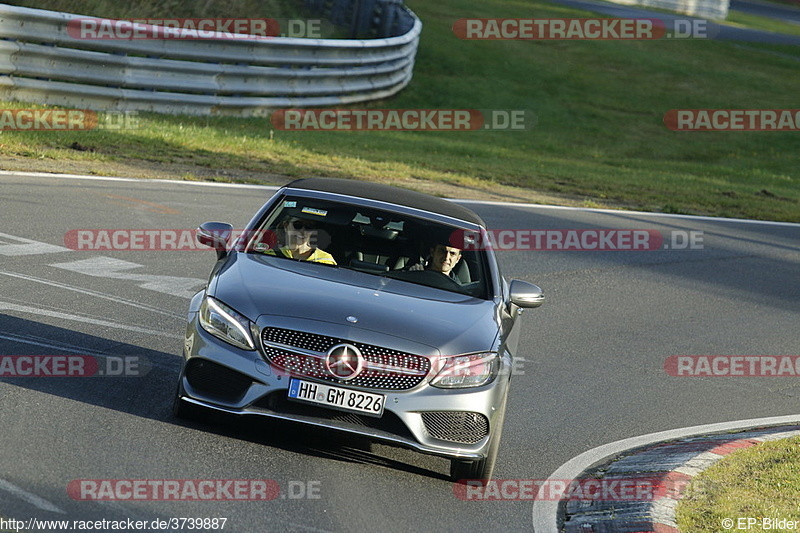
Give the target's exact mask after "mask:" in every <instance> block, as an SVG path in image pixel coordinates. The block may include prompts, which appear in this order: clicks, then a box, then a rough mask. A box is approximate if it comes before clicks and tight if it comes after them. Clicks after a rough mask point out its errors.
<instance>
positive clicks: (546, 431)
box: [0, 173, 800, 532]
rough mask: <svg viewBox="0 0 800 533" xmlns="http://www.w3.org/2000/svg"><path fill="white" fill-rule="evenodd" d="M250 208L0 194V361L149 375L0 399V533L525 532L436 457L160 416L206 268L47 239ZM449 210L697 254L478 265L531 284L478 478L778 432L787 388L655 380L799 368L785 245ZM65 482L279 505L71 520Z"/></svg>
mask: <svg viewBox="0 0 800 533" xmlns="http://www.w3.org/2000/svg"><path fill="white" fill-rule="evenodd" d="M271 194H272V191H271V190H268V189H264V188H255V187H214V186H207V185H199V184H191V183H170V182H157V181H135V180H124V181H113V180H112V181H109V180H90V179H66V178H56V177H36V176H30V175H13V174H8V173H6V174H4V175H2V176H0V205H2V210H0V223H1V224H0V289H1V290H0V355H6V356H7V355H75V354H84V355H98V356H100V357H99V358H98V359H99V360H104V359H108V358H109V356H111V357H113V356H117V357H125V356H136V357H139V358H142V359H144V360H146V361H149V363H150V364H151V366H152V368H151V369H150V372H149V373H147V375H146V376H144V377H138V378H132V377H127V378H121V377H120V378H115V377H108V376H103V377H92V378H51V377H39V378H21V377H20V378H8V377H3V378H0V413H2V426H1V427H2V429H1V430H0V454H1V455H0V465H2V466H0V517H3V518H17V519H27V518H30V517H39V518H42V519H67V520H100V519H107V520H112V519H114V520H119V519H127V518H132V519H134V520H153V519H156V518H159V519H169V518H180V517H210V518H213V517H217V518H227V524H226V527H225V529H224V530H225V531H233V532H261V531H372V530H381V531H403V532H405V531H417V530H419V531H423V530H424V531H496V530H498V529H502V530H507V531H525V530H530V529H531V527H532V524H531V505H532V502H531V501H503V502H480V501H462V500H460V499H458V498H457V497H456V496H455V495H454V492H453V484H452V483H450V482H449V481H448V480H447V479H446V474H447V470H448V464H447V461H445V460H443V459H440V458H436V457H429V456H424V455H420V454H416V453H414V452H410V451H406V450H401V449H396V448H391V447H387V446H383V445H378V444H372V445H369V444H368V443H365V442H357V441H352V440H348V439H344V438H338V437H336V436H332V435H330V434H327V433H326V434H322V433H315V432H309V431H302V430H297V429H294V428H292V427H289V426H286V425H279V424H258V425H243V424H224V425H206V424H194V423H185V422H181V421H178V420H176V419H174V418H173V417H172V416H171V414H170V404H171V401H172V397H173V394H174V390H175V384H176V378H177V375H178V371H179V365H180V357H179V354H180V351H181V346H182V331H183V327H184V320H185V319H184V314H185V312H186V309H187V304H188V298H189V295H190V294H191V293H192V292H193V291H195V290H199V289H200V288H202V286H203V284H204V280H205V279H206V278H207V275H208V272H209V270H210V268H211V266H212V264H213V262H214V255H213V252H211V251H171V252H164V251H161V252H159V251H148V252H141V251H76V250H70V249H68V248H66V247H65V244H64V235H65V234H66V233H67V232H69V231H70V230H73V229H84V228H95V229H97V228H130V229H133V228H136V229H156V228H159V229H193V228H195V227H197V225H198V224H199V223H201V222H204V221H206V220H222V221H228V222H230V223H232V224H233V225H234V227H242V226H243V225H244V224H245V223H246V221H247V220H248V219H249V217H250V215H251V213H253V212H254V211H255V210H256V209H257V208H258V207H259V206H261V205H262V203H263V202H264V201H265V200H266V199H267V198H268V197H269V196H270V195H271ZM468 206H469V207H471V208H472V209H474V210H476V211H477V212H478V213H479V214H480V215H481V216H482V217H483V218H484V219H485V220H486V221H487V222H488V224H489V226H490V227H491V228H496V229H528V230H531V229H535V230H573V229H588V230H599V229H614V230H623V229H645V230H655V231H657V232H659V233H661V234H662V235H664V236H665V243H666V244H667V245H668V246H669V245H670V244H671V243H672V235H677V236H678V237H676V238H678V239H679V238H682V236H684V235H686V234H688V232H702V234H700V233H695V235H696V236H699V235H702V249H692V250H688V249H685V250H676V249H663V248H661V249H659V250H654V251H622V250H616V251H502V252H500V253H499V258H500V263H501V266H502V268H503V273H504V275H505V276H506V278H509V279H511V278H520V279H525V280H528V281H532V282H535V283H538V284H539V285H541V286H542V287H543V288H544V290H545V293H546V295H547V297H548V301H547V302H546V303H545V305H544V306H543V307H541V308H540V309H536V310H532V311H529V312H526V313H525V315H524V316H523V320H524V325H525V328H524V332H523V335H522V339H521V347H520V353H519V358H520V359H519V360H518V366H517V374H516V375H515V376H514V378H513V383H512V392H511V397H510V400H509V407H508V413H507V416H506V427H505V431H504V435H503V443H502V446H501V451H500V458H499V460H498V466H497V469H496V473H495V474H496V477H497V478H498V479H537V480H541V479H545V478H546V477H547V476H548V475H549V474H550V473H552V472H553V471H554V470H555V469H556V468H558V467H559V466H560V465H562V464H564V463H565V462H567V461H568V460H569V459H570V458H572V457H575V456H577V455H579V454H580V453H582V452H584V451H586V450H588V449H591V448H593V447H596V446H600V445H603V444H605V443H608V442H612V441H616V440H620V439H624V438H628V437H633V436H636V435H642V434H647V433H653V432H657V431H664V430H669V429H673V428H679V427H684V426H690V425H698V424H708V423H715V422H726V421H730V420H738V419H744V418H759V417H767V416H779V415H790V414H794V413H796V412H797V410H798V405H799V404H800V402H799V401H798V400H800V386H798V379H797V378H793V377H759V378H756V377H693V378H686V377H673V376H669V375H667V373H666V372H665V371H664V366H663V365H664V362H665V360H666V358H668V357H669V356H672V355H800V354H798V346H800V329H798V327H797V325H798V324H799V323H800V226H798V225H791V224H769V223H749V222H745V221H730V220H715V219H703V218H693V217H670V216H654V215H648V214H633V213H626V212H602V211H593V210H574V209H558V208H547V207H541V206H539V207H537V206H522V205H505V204H482V203H469V204H468ZM672 231H678V232H683V233H678V234H671V233H669V232H672ZM82 479H145V480H165V479H172V480H174V479H268V480H274V481H275V482H276V483H277V484H278V485H279V486H280V488H281V495H280V496H278V497H277V498H276V499H275V500H272V501H258V502H252V501H203V502H193V501H181V502H175V501H130V500H129V501H115V502H100V501H78V500H75V499H73V498H71V497H70V495H69V494H68V493H67V487H68V485H69V483H70V482H71V481H73V480H82ZM303 492H305V493H306V496H307V495H308V494H309V492H310V493H311V495H312V496H313V497H312V498H307V497H306V498H302V497H299V496H301V495H302V494H301V493H303ZM209 530H210V529H209Z"/></svg>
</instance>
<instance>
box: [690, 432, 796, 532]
mask: <svg viewBox="0 0 800 533" xmlns="http://www.w3.org/2000/svg"><path fill="white" fill-rule="evenodd" d="M798 502H800V437H794V438H790V439H782V440H778V441H774V442H766V443H763V444H758V445H756V446H753V447H751V448H747V449H744V450H739V451H736V452H734V453H732V454H731V455H729V456H727V457H726V458H725V459H723V460H721V461H720V462H718V463H717V464H715V465H714V466H712V467H711V468H709V469H708V470H705V471H704V472H702V473H701V474H700V475H699V476H697V477H695V478H694V479H693V480H692V482H691V483H690V484H689V487H688V488H687V492H686V493H685V495H684V497H683V498H682V499H681V500H680V502H679V503H678V508H677V521H678V528H679V529H680V531H684V532H687V533H718V532H720V531H725V530H742V529H747V530H750V531H767V530H770V531H775V532H778V531H781V532H783V531H793V532H794V531H800V527H798V526H800V508H798ZM740 519H742V522H740V521H739V520H740ZM747 519H755V520H756V522H755V523H749V527H739V526H747V525H748V522H746V520H747ZM765 519H769V520H771V521H772V522H765ZM781 519H783V520H785V521H793V522H794V524H793V525H791V526H790V527H778V526H779V525H780V524H779V523H778V522H777V521H779V520H781ZM729 521H732V522H729ZM731 524H732V526H731V527H726V526H728V525H731ZM784 525H786V524H784ZM765 526H767V527H765Z"/></svg>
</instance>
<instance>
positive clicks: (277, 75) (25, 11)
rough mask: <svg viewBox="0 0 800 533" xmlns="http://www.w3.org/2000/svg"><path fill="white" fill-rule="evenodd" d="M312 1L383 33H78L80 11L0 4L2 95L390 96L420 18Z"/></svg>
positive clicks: (223, 105)
mask: <svg viewBox="0 0 800 533" xmlns="http://www.w3.org/2000/svg"><path fill="white" fill-rule="evenodd" d="M315 3H319V4H320V5H319V6H315V5H314V4H315ZM308 4H309V6H310V7H314V8H318V9H319V10H320V11H321V12H322V13H323V14H324V15H326V16H329V17H331V18H332V19H333V21H334V22H337V20H336V17H342V16H345V17H346V16H350V19H349V20H350V24H351V26H350V31H351V32H352V33H355V34H364V33H373V34H380V35H389V36H387V37H382V38H370V39H307V38H291V37H276V38H271V39H258V38H252V39H251V38H236V39H230V38H229V39H225V38H220V39H212V40H187V39H139V40H137V39H128V40H123V39H80V38H76V37H73V36H71V35H70V32H69V31H68V29H67V28H68V27H67V24H68V23H69V21H70V20H72V19H79V18H86V17H84V16H81V15H74V14H67V13H57V12H53V11H44V10H39V9H30V8H23V7H17V6H11V5H7V4H0V99H4V100H17V101H27V102H34V103H40V104H52V105H59V106H64V107H77V108H82V109H93V110H98V111H112V110H113V111H134V110H136V111H155V112H160V113H172V114H191V115H208V114H214V115H239V116H254V115H266V114H267V113H269V112H270V111H271V110H272V109H275V108H283V107H317V106H330V105H341V104H352V103H357V102H363V101H367V100H375V99H381V98H386V97H388V96H391V95H393V94H395V93H397V92H398V91H400V90H401V89H403V88H404V87H405V86H406V85H408V83H409V82H410V81H411V77H412V71H413V67H414V58H415V56H416V51H417V46H418V43H419V35H420V32H421V30H422V23H421V22H420V21H419V19H418V18H417V17H416V16H415V15H414V14H413V13H412V12H411V11H410V10H408V9H407V8H406V7H405V6H403V5H402V1H399V0H309V2H308ZM367 15H369V16H367Z"/></svg>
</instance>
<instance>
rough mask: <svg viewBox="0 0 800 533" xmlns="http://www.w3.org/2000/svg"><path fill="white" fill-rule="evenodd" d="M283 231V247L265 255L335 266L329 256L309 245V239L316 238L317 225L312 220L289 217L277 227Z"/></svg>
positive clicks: (269, 251) (334, 262)
mask: <svg viewBox="0 0 800 533" xmlns="http://www.w3.org/2000/svg"><path fill="white" fill-rule="evenodd" d="M278 228H279V229H282V230H283V234H284V236H285V237H284V242H285V244H284V246H281V247H280V248H277V249H272V250H267V251H266V252H264V253H266V254H269V255H281V256H283V257H288V258H289V259H297V260H299V261H313V262H315V263H324V264H326V265H335V264H336V260H335V259H334V258H333V256H332V255H331V254H329V253H328V252H325V251H323V250H320V249H319V248H316V247H315V246H312V245H311V238H312V236H313V237H316V232H317V224H316V222H314V221H313V220H305V219H302V218H297V217H289V218H287V219H286V220H284V221H283V222H281V224H280V225H279V226H278Z"/></svg>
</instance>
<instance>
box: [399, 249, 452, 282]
mask: <svg viewBox="0 0 800 533" xmlns="http://www.w3.org/2000/svg"><path fill="white" fill-rule="evenodd" d="M429 253H430V257H429V259H428V261H427V265H426V266H424V267H423V266H422V265H421V264H419V263H418V264H416V265H414V266H412V267H411V268H409V270H423V268H424V269H425V270H430V271H433V272H439V273H441V274H444V275H445V276H447V277H449V278H450V279H452V280H453V281H455V282H456V283H458V284H461V280H460V279H458V276H456V274H455V272H454V271H453V269H454V268H455V266H456V265H457V264H458V262H459V261H461V249H459V248H456V247H454V246H451V245H450V243H448V244H435V245H433V246H432V247H431V248H430V250H429Z"/></svg>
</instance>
